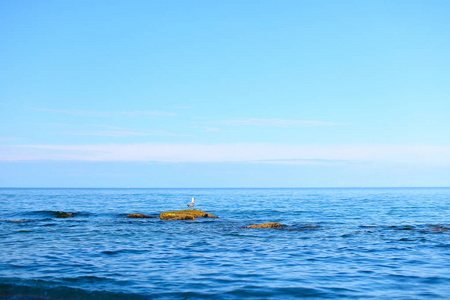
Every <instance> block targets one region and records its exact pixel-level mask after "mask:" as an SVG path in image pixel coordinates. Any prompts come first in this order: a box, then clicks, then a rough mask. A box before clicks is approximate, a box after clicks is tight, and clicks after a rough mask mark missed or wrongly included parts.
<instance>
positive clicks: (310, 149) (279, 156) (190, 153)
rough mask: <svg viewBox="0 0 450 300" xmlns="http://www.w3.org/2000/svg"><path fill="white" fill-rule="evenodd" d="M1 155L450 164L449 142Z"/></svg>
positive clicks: (70, 148) (76, 149)
mask: <svg viewBox="0 0 450 300" xmlns="http://www.w3.org/2000/svg"><path fill="white" fill-rule="evenodd" d="M0 160H11V161H17V160H73V161H142V162H144V161H159V162H169V163H176V162H203V163H208V162H209V163H212V162H253V163H280V164H305V163H308V164H330V163H332V164H341V163H360V162H365V163H367V162H370V163H372V164H375V165H376V164H399V165H404V166H409V165H411V166H413V165H424V166H434V167H445V166H447V167H448V166H450V146H420V145H419V146H394V145H388V146H387V145H326V146H323V145H322V146H315V145H286V144H250V143H247V144H245V143H242V144H215V145H205V144H164V143H144V144H109V145H22V146H0Z"/></svg>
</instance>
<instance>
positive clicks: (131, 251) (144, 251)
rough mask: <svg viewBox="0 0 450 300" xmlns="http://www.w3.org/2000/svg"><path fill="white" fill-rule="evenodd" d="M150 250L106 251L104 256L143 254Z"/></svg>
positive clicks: (103, 252)
mask: <svg viewBox="0 0 450 300" xmlns="http://www.w3.org/2000/svg"><path fill="white" fill-rule="evenodd" d="M146 252H148V250H136V249H118V250H105V251H102V252H101V253H102V254H105V255H118V254H142V253H146Z"/></svg>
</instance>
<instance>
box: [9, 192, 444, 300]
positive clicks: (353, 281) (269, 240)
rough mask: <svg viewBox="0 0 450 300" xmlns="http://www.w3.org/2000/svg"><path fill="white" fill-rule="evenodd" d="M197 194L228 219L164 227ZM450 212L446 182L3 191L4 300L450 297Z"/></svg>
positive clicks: (199, 204) (204, 206)
mask: <svg viewBox="0 0 450 300" xmlns="http://www.w3.org/2000/svg"><path fill="white" fill-rule="evenodd" d="M191 197H195V198H196V207H195V208H197V209H201V210H204V211H207V212H210V213H212V214H214V215H217V216H219V218H218V219H212V218H199V219H197V220H193V221H165V220H160V219H158V216H159V214H160V212H162V211H167V210H178V209H184V208H186V204H187V203H188V202H189V201H190V199H191ZM449 208H450V189H449V188H405V189H403V188H386V189H384V188H377V189H362V188H361V189H345V188H341V189H0V299H201V298H213V299H294V298H301V297H309V298H312V299H315V298H318V299H320V298H350V299H371V298H372V299H387V298H394V299H426V298H433V299H436V298H442V299H449V298H450V220H449V212H450V210H449ZM63 212H65V213H72V215H71V217H70V218H61V216H64V213H63ZM129 213H143V214H146V215H149V216H153V217H155V218H150V219H127V218H126V215H127V214H129ZM264 222H279V223H281V224H282V225H283V226H282V227H281V228H266V229H246V228H245V226H247V225H251V224H257V223H264Z"/></svg>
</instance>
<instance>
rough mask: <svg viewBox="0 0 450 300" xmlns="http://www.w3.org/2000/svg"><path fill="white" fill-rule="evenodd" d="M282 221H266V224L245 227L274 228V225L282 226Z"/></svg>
mask: <svg viewBox="0 0 450 300" xmlns="http://www.w3.org/2000/svg"><path fill="white" fill-rule="evenodd" d="M280 226H281V224H280V223H264V224H256V225H250V226H247V227H245V228H272V227H280Z"/></svg>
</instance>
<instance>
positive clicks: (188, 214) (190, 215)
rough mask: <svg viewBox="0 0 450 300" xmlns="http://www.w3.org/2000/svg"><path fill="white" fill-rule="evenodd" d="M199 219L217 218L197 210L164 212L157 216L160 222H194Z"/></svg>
mask: <svg viewBox="0 0 450 300" xmlns="http://www.w3.org/2000/svg"><path fill="white" fill-rule="evenodd" d="M199 217H203V218H217V217H216V216H215V215H212V214H210V213H207V212H204V211H201V210H197V209H184V210H177V211H166V212H163V213H161V215H160V216H159V218H160V219H161V220H195V219H196V218H199Z"/></svg>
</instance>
